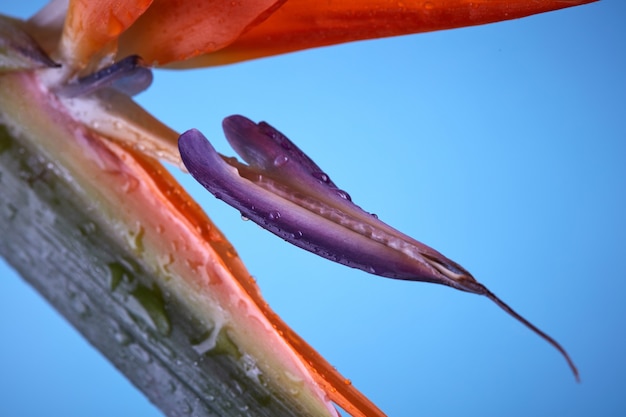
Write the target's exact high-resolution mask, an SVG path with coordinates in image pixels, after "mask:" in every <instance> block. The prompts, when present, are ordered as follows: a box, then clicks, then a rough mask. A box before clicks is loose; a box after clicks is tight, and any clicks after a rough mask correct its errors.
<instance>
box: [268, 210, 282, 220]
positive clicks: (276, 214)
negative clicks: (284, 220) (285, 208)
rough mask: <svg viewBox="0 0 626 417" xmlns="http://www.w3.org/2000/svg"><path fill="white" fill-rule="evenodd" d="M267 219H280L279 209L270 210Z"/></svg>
mask: <svg viewBox="0 0 626 417" xmlns="http://www.w3.org/2000/svg"><path fill="white" fill-rule="evenodd" d="M269 219H270V220H278V219H280V211H278V210H272V211H270V213H269Z"/></svg>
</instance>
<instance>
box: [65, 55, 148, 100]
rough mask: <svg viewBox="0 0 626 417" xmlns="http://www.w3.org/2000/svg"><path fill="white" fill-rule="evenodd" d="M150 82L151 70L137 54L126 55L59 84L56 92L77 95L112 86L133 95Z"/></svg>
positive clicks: (66, 95)
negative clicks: (106, 65)
mask: <svg viewBox="0 0 626 417" xmlns="http://www.w3.org/2000/svg"><path fill="white" fill-rule="evenodd" d="M150 84H152V71H150V69H149V68H148V67H146V66H145V65H144V64H143V60H142V59H141V58H140V57H139V56H137V55H131V56H128V57H126V58H124V59H122V60H120V61H118V62H116V63H114V64H112V65H109V66H108V67H105V68H102V69H101V70H99V71H96V72H94V73H93V74H90V75H87V76H85V77H82V78H80V79H78V80H76V81H74V82H72V83H69V84H66V85H64V86H61V87H60V88H59V89H58V90H57V94H60V95H62V96H65V97H78V96H83V95H87V94H91V93H93V92H96V91H99V90H102V89H104V88H112V89H115V90H117V91H119V92H121V93H124V94H126V95H129V96H133V95H135V94H138V93H140V92H142V91H144V90H145V89H146V88H148V87H150Z"/></svg>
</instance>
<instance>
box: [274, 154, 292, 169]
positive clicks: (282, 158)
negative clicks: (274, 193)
mask: <svg viewBox="0 0 626 417" xmlns="http://www.w3.org/2000/svg"><path fill="white" fill-rule="evenodd" d="M287 162H289V157H288V156H287V155H284V154H281V155H278V156H277V157H276V158H274V166H275V167H276V168H279V167H281V166H283V165H285V164H286V163H287Z"/></svg>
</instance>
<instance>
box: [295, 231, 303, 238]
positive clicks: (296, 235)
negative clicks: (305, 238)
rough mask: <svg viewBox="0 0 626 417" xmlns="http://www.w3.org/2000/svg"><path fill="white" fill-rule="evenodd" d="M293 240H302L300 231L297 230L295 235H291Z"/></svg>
mask: <svg viewBox="0 0 626 417" xmlns="http://www.w3.org/2000/svg"><path fill="white" fill-rule="evenodd" d="M293 238H294V239H302V231H301V230H298V231H297V232H296V233H294V234H293Z"/></svg>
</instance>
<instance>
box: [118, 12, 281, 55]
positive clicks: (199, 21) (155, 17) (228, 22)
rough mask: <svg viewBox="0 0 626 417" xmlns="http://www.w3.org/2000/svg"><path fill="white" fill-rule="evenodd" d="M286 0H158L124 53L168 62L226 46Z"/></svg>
mask: <svg viewBox="0 0 626 417" xmlns="http://www.w3.org/2000/svg"><path fill="white" fill-rule="evenodd" d="M284 2H285V0H246V1H232V0H156V1H155V2H154V4H153V5H152V6H151V7H150V9H149V10H148V11H147V12H146V13H145V14H144V15H143V16H142V17H141V18H140V19H139V20H138V21H137V23H136V24H135V25H133V26H132V27H131V28H130V29H129V30H128V32H126V33H125V34H124V35H123V37H122V39H121V41H120V49H121V50H120V56H126V55H131V54H138V55H140V56H141V57H142V58H143V59H144V60H145V61H146V62H149V63H152V64H160V65H163V64H166V63H168V62H171V61H181V60H184V59H187V58H191V57H194V56H197V55H200V54H204V53H207V52H213V51H215V50H218V49H221V48H224V47H225V46H226V45H229V44H230V43H232V42H234V41H235V40H236V39H237V38H238V37H239V36H240V35H241V34H242V33H243V32H244V31H245V30H247V29H248V28H250V27H252V26H254V25H256V24H258V23H260V22H262V21H263V20H265V19H266V18H267V17H268V16H270V15H271V14H272V13H273V12H274V11H275V10H276V9H277V8H278V7H280V5H282V3H284Z"/></svg>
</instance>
